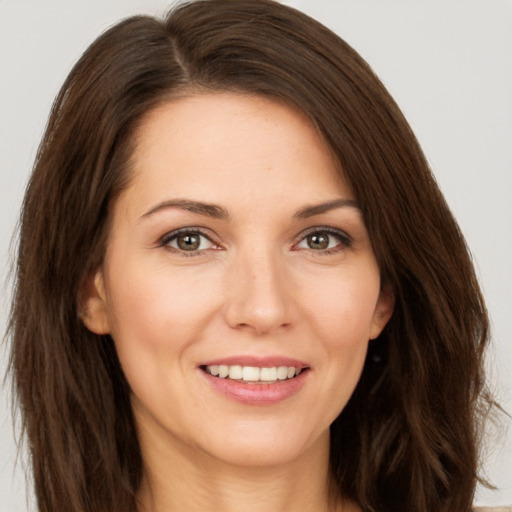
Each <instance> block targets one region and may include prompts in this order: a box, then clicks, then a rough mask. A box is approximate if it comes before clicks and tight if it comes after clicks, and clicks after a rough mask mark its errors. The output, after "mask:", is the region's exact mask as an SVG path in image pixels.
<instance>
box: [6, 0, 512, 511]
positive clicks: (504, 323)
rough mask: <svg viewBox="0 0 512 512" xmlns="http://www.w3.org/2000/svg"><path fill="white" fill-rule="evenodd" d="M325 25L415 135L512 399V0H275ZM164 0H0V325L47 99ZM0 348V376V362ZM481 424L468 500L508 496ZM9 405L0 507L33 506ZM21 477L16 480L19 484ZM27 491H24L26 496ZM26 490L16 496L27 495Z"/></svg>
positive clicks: (498, 500) (508, 478)
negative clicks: (463, 248) (358, 58)
mask: <svg viewBox="0 0 512 512" xmlns="http://www.w3.org/2000/svg"><path fill="white" fill-rule="evenodd" d="M286 3H288V4H290V5H292V6H295V7H298V8H299V9H301V10H303V11H305V12H307V13H309V14H311V15H312V16H313V17H315V18H317V19H319V20H320V21H322V22H323V23H324V24H326V25H327V26H329V27H330V28H332V29H333V30H334V31H336V32H337V33H338V34H339V35H340V36H341V37H342V38H344V39H345V40H346V41H347V42H348V43H350V44H351V45H352V46H354V47H355V49H356V50H357V51H358V52H359V53H360V54H361V55H362V56H363V57H364V58H365V59H366V60H367V61H368V62H369V63H370V65H371V66H372V67H373V69H374V70H375V72H376V73H377V74H378V75H379V76H380V77H381V79H382V80H383V82H384V84H385V85H386V86H387V87H388V89H389V90H390V92H391V94H392V95H393V96H394V97H395V99H396V100H397V102H398V104H399V105H400V106H401V108H402V110H403V111H404V113H405V115H406V117H407V118H408V120H409V122H410V123H411V125H412V127H413V129H414V131H415V132H416V135H417V137H418V139H419V141H420V143H421V144H422V146H423V148H424V151H425V153H426V154H427V157H428V159H429V161H430V163H431V165H432V168H433V171H434V173H435V175H436V178H437V180H438V181H439V184H440V186H441V189H442V190H443V192H444V194H445V196H446V198H447V200H448V203H449V204H450V205H451V207H452V210H453V212H454V214H455V216H456V218H457V219H458V221H459V223H460V225H461V227H462V230H463V232H464V233H465V235H466V238H467V241H468V244H469V246H470V247H471V250H472V253H473V255H474V258H475V261H476V265H477V269H478V273H479V276H480V279H481V283H482V287H483V290H484V294H485V297H486V300H487V303H488V307H489V310H490V314H491V319H492V324H493V346H492V351H491V353H490V355H489V358H488V366H489V371H490V374H491V377H492V383H493V387H494V389H495V391H496V392H497V394H498V396H499V400H500V402H501V404H502V405H503V406H504V408H505V409H507V410H508V411H512V343H511V339H510V338H511V332H512V307H511V306H512V201H511V200H510V194H511V192H512V2H511V1H510V0H428V1H427V0H288V1H287V2H286ZM169 5H170V2H169V1H164V0H87V1H85V0H81V1H72V2H71V1H69V0H45V1H40V0H32V1H30V0H0V279H1V282H2V291H1V302H0V306H1V308H0V332H3V331H4V330H5V325H6V318H7V309H8V304H9V294H10V291H9V284H6V285H5V287H4V286H3V283H4V281H5V280H6V278H7V274H8V269H9V266H10V263H11V261H12V251H11V253H10V250H9V247H10V241H11V238H12V233H13V231H14V228H15V223H16V219H17V215H18V212H19V208H20V205H21V201H22V197H23V191H24V187H25V184H26V181H27V178H28V176H29V173H30V170H31V166H32V162H33V159H34V156H35V152H36V149H37V146H38V143H39V140H40V138H41V135H42V132H43V130H44V126H45V123H46V120H47V116H48V113H49V109H50V106H51V103H52V101H53V98H54V97H55V95H56V94H57V91H58V89H59V87H60V85H61V83H62V82H63V80H64V78H65V76H66V75H67V73H68V72H69V70H70V68H71V66H72V64H73V63H74V62H75V61H76V60H77V58H78V57H79V56H80V54H81V53H82V52H83V51H84V49H85V48H86V47H87V45H88V44H89V43H91V42H92V40H93V39H94V38H95V37H96V36H97V35H99V33H100V32H102V31H103V30H105V29H106V28H107V27H109V26H110V25H111V24H113V23H114V22H115V21H117V20H119V19H121V18H123V17H126V16H128V15H131V14H138V13H155V14H163V13H164V12H165V11H166V9H167V7H169ZM6 362H7V353H6V347H3V348H2V349H0V375H2V376H3V374H4V372H5V368H6ZM506 427H507V424H506V422H505V424H504V426H503V427H502V429H501V434H500V433H499V432H496V431H494V433H493V435H492V437H491V438H490V442H489V444H488V450H487V453H488V455H487V457H486V465H485V469H486V473H487V476H488V477H489V478H490V480H491V481H492V482H493V483H494V484H495V485H496V486H497V487H498V490H496V491H494V492H490V491H488V490H484V489H481V488H479V490H478V494H477V503H479V504H487V505H511V504H512V428H509V430H508V432H507V430H506ZM24 460H26V459H25V457H24V455H23V452H22V453H21V455H20V457H19V460H18V463H17V464H15V462H16V445H15V441H14V433H13V427H12V419H11V410H10V407H9V387H8V385H6V386H5V387H4V388H3V390H2V391H1V393H0V511H1V512H23V511H28V510H35V507H34V505H33V498H32V497H31V491H30V483H29V484H28V485H27V484H26V483H25V477H24V473H23V464H24ZM27 489H28V490H27ZM27 495H28V498H27V497H26V496H27ZM27 500H28V501H27Z"/></svg>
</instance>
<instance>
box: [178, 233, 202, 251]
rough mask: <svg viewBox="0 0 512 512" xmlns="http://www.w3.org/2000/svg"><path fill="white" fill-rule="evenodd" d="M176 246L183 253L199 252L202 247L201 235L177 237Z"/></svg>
mask: <svg viewBox="0 0 512 512" xmlns="http://www.w3.org/2000/svg"><path fill="white" fill-rule="evenodd" d="M176 244H177V245H178V247H179V248H180V249H181V250H182V251H197V249H199V246H200V245H201V237H200V235H196V234H191V233H186V234H183V235H179V236H177V237H176Z"/></svg>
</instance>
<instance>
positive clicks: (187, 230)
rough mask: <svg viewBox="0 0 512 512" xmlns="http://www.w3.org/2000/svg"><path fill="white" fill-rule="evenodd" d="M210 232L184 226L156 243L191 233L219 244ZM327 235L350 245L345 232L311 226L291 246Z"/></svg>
mask: <svg viewBox="0 0 512 512" xmlns="http://www.w3.org/2000/svg"><path fill="white" fill-rule="evenodd" d="M209 231H210V230H207V229H205V228H202V227H199V226H185V227H181V228H177V229H174V230H171V231H169V232H167V233H165V234H164V235H163V236H161V237H160V238H159V239H158V241H159V243H160V244H161V245H166V244H168V243H169V241H171V240H172V239H173V238H175V237H177V236H179V235H180V234H183V233H193V234H199V235H201V236H204V237H205V238H207V239H208V240H209V241H210V242H212V243H214V244H219V245H220V243H219V241H216V240H215V239H216V238H218V237H217V236H212V234H210V232H209ZM322 232H323V233H329V234H332V235H338V236H339V237H340V238H342V239H344V240H345V242H346V243H352V241H353V238H352V237H351V236H350V235H349V234H348V233H347V232H346V231H345V230H342V229H339V228H335V227H332V226H321V225H320V226H311V227H310V228H307V229H305V230H303V231H301V232H300V233H299V234H298V235H297V236H296V237H294V241H293V245H296V244H297V243H299V242H300V241H302V240H303V239H304V238H305V237H307V236H308V235H311V234H313V233H322Z"/></svg>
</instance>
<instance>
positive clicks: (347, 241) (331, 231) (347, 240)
mask: <svg viewBox="0 0 512 512" xmlns="http://www.w3.org/2000/svg"><path fill="white" fill-rule="evenodd" d="M315 234H327V235H329V236H332V237H334V238H336V239H337V240H338V241H339V244H337V245H336V246H335V247H330V248H327V249H320V250H315V249H311V248H309V249H307V250H309V251H311V252H313V253H314V254H316V255H324V254H325V255H329V254H335V253H337V252H339V251H341V250H343V249H344V248H350V247H351V246H352V243H353V240H352V238H351V237H350V236H349V235H347V233H345V232H344V231H341V230H339V229H335V228H330V227H313V228H310V229H308V230H307V231H306V232H304V233H301V236H300V239H299V240H298V242H296V243H295V244H294V245H293V247H297V245H298V244H300V243H301V242H302V241H304V240H305V239H306V238H307V237H308V236H311V235H315ZM180 235H196V236H200V237H204V238H206V239H207V240H208V241H209V242H210V243H211V244H212V245H213V246H216V245H217V244H216V243H215V242H214V241H213V240H212V238H211V236H209V235H208V234H206V233H205V232H204V231H203V230H202V229H200V228H195V227H194V228H181V229H178V230H176V231H171V232H170V233H166V234H165V235H164V236H163V237H161V238H160V240H159V247H163V248H165V249H167V250H170V251H173V252H176V253H177V254H179V255H180V256H184V257H191V256H200V255H202V254H203V253H204V252H205V251H206V250H207V249H198V250H193V251H185V250H182V249H178V248H176V247H171V246H170V245H169V244H170V243H171V242H172V241H173V240H176V239H177V238H178V237H179V236H180ZM299 250H300V249H299Z"/></svg>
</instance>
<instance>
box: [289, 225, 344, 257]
mask: <svg viewBox="0 0 512 512" xmlns="http://www.w3.org/2000/svg"><path fill="white" fill-rule="evenodd" d="M351 243H352V240H351V238H350V237H349V236H348V235H347V234H345V233H344V232H343V231H338V230H335V229H325V228H323V229H318V228H315V229H314V230H312V231H310V232H309V233H307V234H306V235H305V236H304V237H303V238H302V239H301V240H300V242H299V243H298V244H297V245H296V247H297V248H298V249H309V250H313V251H318V252H327V253H331V252H335V251H336V250H341V249H342V248H343V247H349V246H350V245H351Z"/></svg>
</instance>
